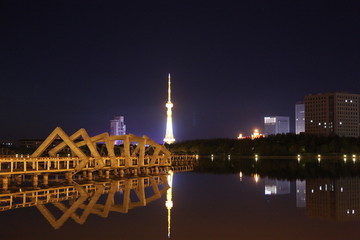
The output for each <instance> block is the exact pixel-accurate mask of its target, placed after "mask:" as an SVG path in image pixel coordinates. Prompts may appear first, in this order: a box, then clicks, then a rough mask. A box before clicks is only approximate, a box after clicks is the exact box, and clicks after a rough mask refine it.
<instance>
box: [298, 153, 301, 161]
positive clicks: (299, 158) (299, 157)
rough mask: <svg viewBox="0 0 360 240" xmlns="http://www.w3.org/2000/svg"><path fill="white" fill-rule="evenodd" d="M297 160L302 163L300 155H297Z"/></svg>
mask: <svg viewBox="0 0 360 240" xmlns="http://www.w3.org/2000/svg"><path fill="white" fill-rule="evenodd" d="M297 160H298V162H300V160H301V156H300V154H298V155H297Z"/></svg>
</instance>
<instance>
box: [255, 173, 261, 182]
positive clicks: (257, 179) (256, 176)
mask: <svg viewBox="0 0 360 240" xmlns="http://www.w3.org/2000/svg"><path fill="white" fill-rule="evenodd" d="M259 179H260V175H259V174H257V173H255V174H254V180H255V182H256V183H258V182H259Z"/></svg>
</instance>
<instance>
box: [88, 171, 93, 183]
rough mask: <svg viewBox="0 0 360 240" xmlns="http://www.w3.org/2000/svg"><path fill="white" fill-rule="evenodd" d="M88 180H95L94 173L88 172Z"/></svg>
mask: <svg viewBox="0 0 360 240" xmlns="http://www.w3.org/2000/svg"><path fill="white" fill-rule="evenodd" d="M88 180H90V181H92V180H93V173H92V172H90V171H89V172H88Z"/></svg>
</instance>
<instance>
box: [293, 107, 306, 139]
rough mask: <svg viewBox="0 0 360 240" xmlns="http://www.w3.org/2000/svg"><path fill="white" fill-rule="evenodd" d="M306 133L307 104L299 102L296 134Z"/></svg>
mask: <svg viewBox="0 0 360 240" xmlns="http://www.w3.org/2000/svg"><path fill="white" fill-rule="evenodd" d="M302 132H305V104H304V103H303V102H297V103H296V104H295V133H296V134H300V133H302Z"/></svg>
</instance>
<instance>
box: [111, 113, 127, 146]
mask: <svg viewBox="0 0 360 240" xmlns="http://www.w3.org/2000/svg"><path fill="white" fill-rule="evenodd" d="M125 134H126V125H125V121H124V116H116V117H114V119H113V120H110V135H125ZM115 144H116V145H118V144H121V141H120V140H117V141H115Z"/></svg>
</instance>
